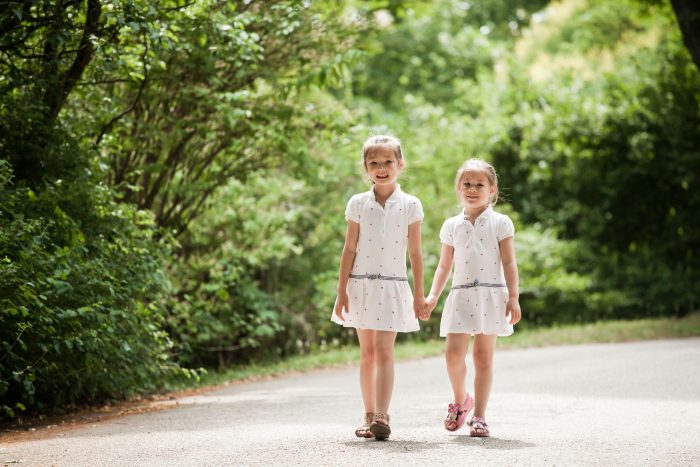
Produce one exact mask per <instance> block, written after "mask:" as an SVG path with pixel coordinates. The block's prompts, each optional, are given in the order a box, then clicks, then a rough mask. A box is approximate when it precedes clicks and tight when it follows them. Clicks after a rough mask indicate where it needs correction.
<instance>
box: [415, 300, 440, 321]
mask: <svg viewBox="0 0 700 467" xmlns="http://www.w3.org/2000/svg"><path fill="white" fill-rule="evenodd" d="M422 300H423V308H422V309H421V311H420V313H419V314H418V318H420V319H422V320H423V321H425V320H427V319H428V318H430V314H431V313H432V312H433V310H434V309H435V306H436V305H437V297H436V296H434V295H428V296H427V297H426V298H424V299H422Z"/></svg>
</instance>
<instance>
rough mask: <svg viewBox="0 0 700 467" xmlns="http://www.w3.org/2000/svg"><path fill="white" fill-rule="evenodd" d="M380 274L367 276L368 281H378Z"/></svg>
mask: <svg viewBox="0 0 700 467" xmlns="http://www.w3.org/2000/svg"><path fill="white" fill-rule="evenodd" d="M379 277H380V274H369V275H368V276H367V278H368V279H379Z"/></svg>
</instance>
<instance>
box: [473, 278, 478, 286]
mask: <svg viewBox="0 0 700 467" xmlns="http://www.w3.org/2000/svg"><path fill="white" fill-rule="evenodd" d="M473 284H474V287H476V286H478V285H479V279H474V282H473Z"/></svg>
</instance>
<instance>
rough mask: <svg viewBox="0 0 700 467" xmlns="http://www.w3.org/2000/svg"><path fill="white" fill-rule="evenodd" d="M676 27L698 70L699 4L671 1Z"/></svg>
mask: <svg viewBox="0 0 700 467" xmlns="http://www.w3.org/2000/svg"><path fill="white" fill-rule="evenodd" d="M671 5H673V11H674V12H675V13H676V19H677V20H678V25H679V26H680V28H681V33H682V34H683V43H684V44H685V47H686V48H687V49H688V51H689V52H690V55H691V56H692V57H693V62H695V66H696V67H697V69H698V70H700V2H698V1H697V0H671Z"/></svg>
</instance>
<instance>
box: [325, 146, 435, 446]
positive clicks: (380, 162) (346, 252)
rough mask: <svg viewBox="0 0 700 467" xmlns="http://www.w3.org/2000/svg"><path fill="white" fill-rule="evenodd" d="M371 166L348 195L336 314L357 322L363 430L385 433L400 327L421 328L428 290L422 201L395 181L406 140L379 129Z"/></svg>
mask: <svg viewBox="0 0 700 467" xmlns="http://www.w3.org/2000/svg"><path fill="white" fill-rule="evenodd" d="M362 160H363V165H364V169H365V172H366V173H367V175H368V176H369V178H370V179H371V180H372V184H373V187H372V189H371V190H369V191H367V192H365V193H359V194H356V195H354V196H353V197H351V198H350V201H348V205H347V208H346V210H345V218H346V219H347V222H348V226H347V231H346V233H345V246H344V247H343V253H342V256H341V258H340V273H339V277H338V297H337V299H336V301H335V309H334V312H333V314H332V317H331V319H332V320H333V321H334V322H336V323H338V324H342V325H343V326H345V327H353V328H356V329H357V339H358V340H359V342H360V388H361V390H362V400H363V402H364V406H365V417H364V423H363V424H362V425H361V426H360V427H359V428H357V429H356V430H355V435H356V436H358V437H361V438H372V437H374V438H376V439H378V440H382V439H386V438H388V437H389V434H390V433H391V428H389V415H388V410H389V402H390V401H391V393H392V390H393V387H394V341H395V339H396V333H397V332H413V331H418V329H419V327H418V319H417V318H418V315H419V313H420V312H421V311H422V310H423V308H424V307H425V299H424V298H423V255H422V252H421V244H420V235H421V234H420V227H421V221H422V219H423V208H422V206H421V203H420V201H419V200H418V198H416V197H415V196H411V195H409V194H407V193H404V192H403V191H401V187H400V186H399V185H398V184H397V183H396V180H397V179H398V177H399V174H400V173H401V171H402V170H403V168H404V158H403V153H402V151H401V143H400V142H399V140H398V139H396V138H394V137H392V136H373V137H371V138H369V139H368V140H367V141H366V142H365V144H364V146H363V148H362ZM406 247H408V250H409V256H410V259H411V269H412V270H413V288H414V292H415V295H412V294H411V288H410V287H409V285H408V278H407V277H406Z"/></svg>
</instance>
